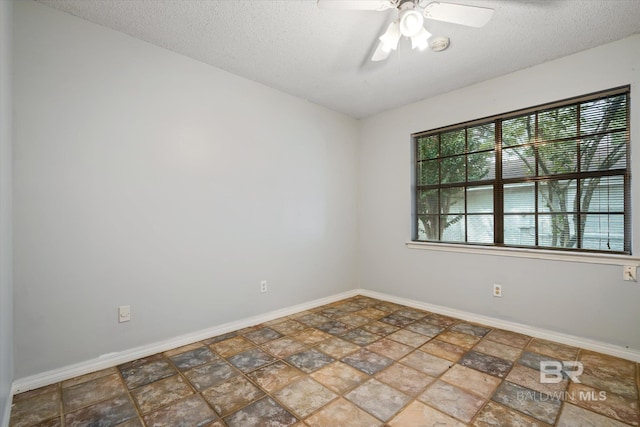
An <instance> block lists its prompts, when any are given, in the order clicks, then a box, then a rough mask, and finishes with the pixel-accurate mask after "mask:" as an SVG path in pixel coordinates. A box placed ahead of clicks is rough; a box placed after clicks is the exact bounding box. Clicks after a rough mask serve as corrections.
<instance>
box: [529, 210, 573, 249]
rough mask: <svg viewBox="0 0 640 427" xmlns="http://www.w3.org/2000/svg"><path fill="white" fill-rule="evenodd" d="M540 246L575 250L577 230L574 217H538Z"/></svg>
mask: <svg viewBox="0 0 640 427" xmlns="http://www.w3.org/2000/svg"><path fill="white" fill-rule="evenodd" d="M538 245H539V246H547V247H554V248H575V246H576V229H575V223H574V216H573V215H565V214H551V215H549V214H546V215H538Z"/></svg>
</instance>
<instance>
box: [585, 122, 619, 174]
mask: <svg viewBox="0 0 640 427" xmlns="http://www.w3.org/2000/svg"><path fill="white" fill-rule="evenodd" d="M626 167H627V132H626V131H623V132H616V133H612V134H608V135H594V136H590V137H585V138H583V139H582V142H581V144H580V168H581V169H582V170H583V171H598V170H609V169H625V168H626Z"/></svg>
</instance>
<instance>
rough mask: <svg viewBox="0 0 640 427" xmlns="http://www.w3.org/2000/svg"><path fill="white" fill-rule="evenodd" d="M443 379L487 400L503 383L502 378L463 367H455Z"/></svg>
mask: <svg viewBox="0 0 640 427" xmlns="http://www.w3.org/2000/svg"><path fill="white" fill-rule="evenodd" d="M441 379H442V380H443V381H446V382H448V383H449V384H453V385H455V386H457V387H460V388H463V389H465V390H467V391H469V392H471V393H474V394H476V395H478V396H480V397H483V398H485V399H488V398H489V397H491V394H493V392H494V391H495V390H496V388H497V387H498V385H500V383H501V382H502V381H501V380H500V378H496V377H494V376H492V375H489V374H485V373H482V372H480V371H476V370H475V369H471V368H467V367H466V366H462V365H454V366H453V367H452V368H451V369H449V370H448V371H447V372H446V373H445V374H444V375H443V376H442V378H441Z"/></svg>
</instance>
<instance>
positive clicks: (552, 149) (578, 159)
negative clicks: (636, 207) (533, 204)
mask: <svg viewBox="0 0 640 427" xmlns="http://www.w3.org/2000/svg"><path fill="white" fill-rule="evenodd" d="M579 108H580V109H579V110H578V106H577V105H573V106H568V107H561V108H555V109H550V110H545V111H541V112H540V113H539V114H538V115H537V122H536V115H535V114H529V115H526V116H521V117H517V118H514V119H509V120H505V121H503V123H502V140H503V146H505V147H511V146H520V148H513V149H507V148H505V151H504V153H507V155H506V156H504V157H505V160H507V159H508V158H509V156H517V157H518V160H519V162H521V164H523V165H524V166H525V168H523V170H521V171H517V170H516V174H517V173H521V174H522V175H521V176H536V175H537V176H542V177H550V178H549V179H548V180H546V181H545V182H544V185H540V191H539V193H538V197H539V203H540V209H541V210H544V211H547V212H550V213H555V214H556V215H551V229H552V242H551V246H554V247H575V246H577V243H578V237H580V240H582V237H584V229H585V227H584V226H585V221H586V215H579V213H580V212H586V211H588V210H589V205H590V203H591V200H592V197H593V194H594V192H595V191H596V189H597V188H598V185H599V183H600V180H599V179H592V180H588V181H586V183H585V184H584V185H583V186H582V188H581V192H580V198H578V197H575V194H574V195H571V194H569V192H570V188H573V187H574V186H575V182H574V181H575V180H561V179H554V178H553V176H554V175H562V174H572V173H576V172H578V171H579V170H578V167H580V170H581V171H590V170H609V169H611V168H612V167H613V166H616V165H621V167H624V163H625V160H626V137H625V135H624V132H619V133H618V134H616V133H615V131H616V130H620V131H624V130H626V127H627V120H626V118H627V113H626V95H618V96H614V97H609V98H605V99H600V100H596V101H593V102H589V103H583V104H581V105H580V106H579ZM578 111H579V112H580V114H578ZM578 117H579V121H578ZM578 123H579V124H580V126H579V129H580V132H579V133H580V134H578ZM536 130H537V132H536ZM578 148H579V150H578ZM536 167H537V173H536ZM504 169H507V168H506V167H504ZM511 170H514V169H513V168H511ZM516 176H518V175H516ZM571 200H573V201H574V203H573V206H569V203H570V201H571ZM577 233H580V236H578V235H577Z"/></svg>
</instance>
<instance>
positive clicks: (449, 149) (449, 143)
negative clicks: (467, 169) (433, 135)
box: [440, 129, 465, 156]
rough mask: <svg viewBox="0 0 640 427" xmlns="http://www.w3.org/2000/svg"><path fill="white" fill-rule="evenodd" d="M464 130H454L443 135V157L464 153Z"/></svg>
mask: <svg viewBox="0 0 640 427" xmlns="http://www.w3.org/2000/svg"><path fill="white" fill-rule="evenodd" d="M464 134H465V132H464V129H459V130H454V131H451V132H447V133H443V134H442V135H441V140H442V144H441V146H440V149H441V153H440V155H441V156H451V155H453V154H462V153H464V145H465V137H464Z"/></svg>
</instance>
